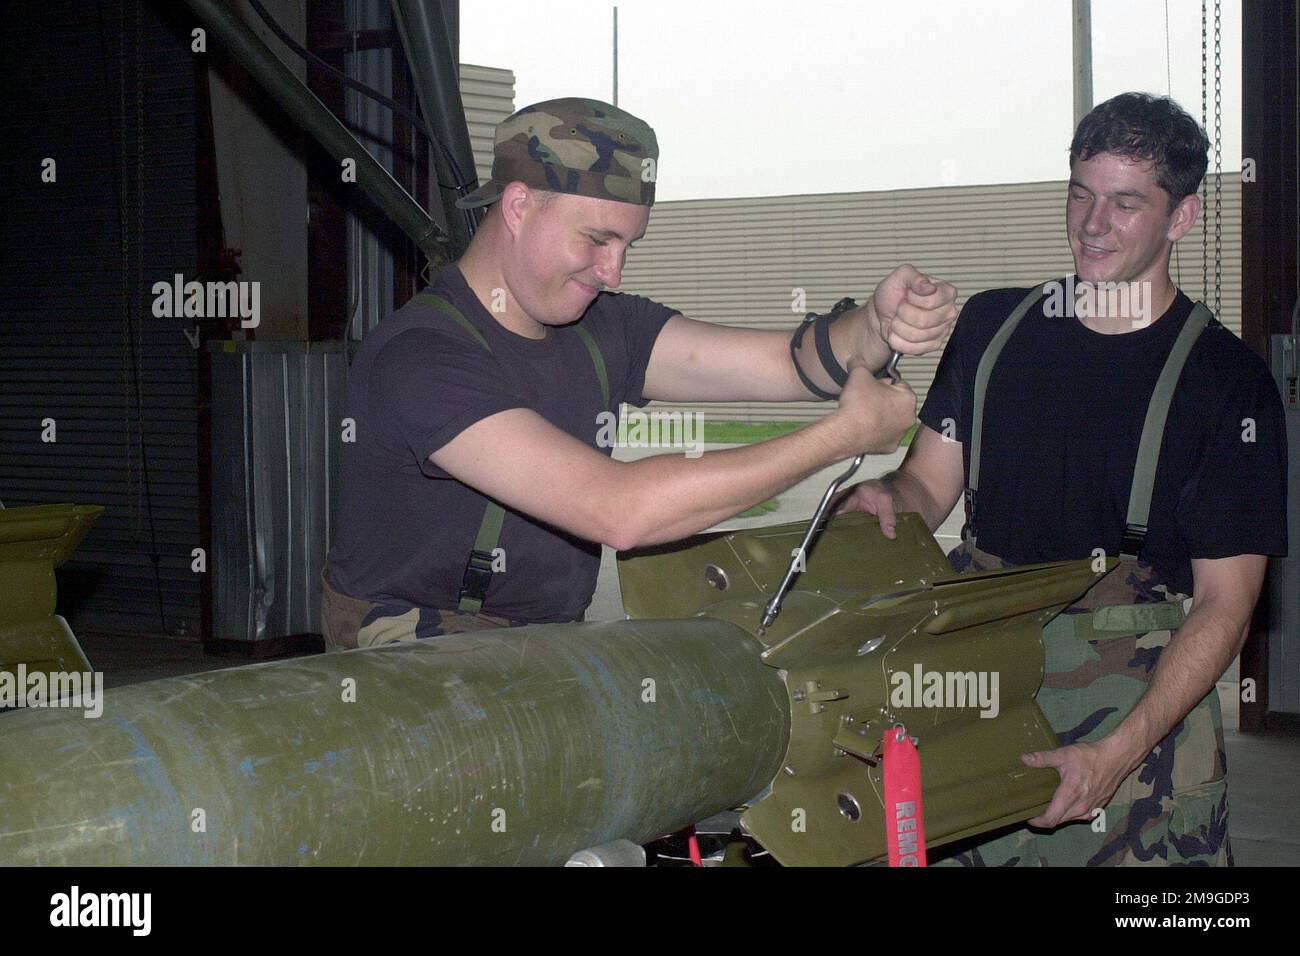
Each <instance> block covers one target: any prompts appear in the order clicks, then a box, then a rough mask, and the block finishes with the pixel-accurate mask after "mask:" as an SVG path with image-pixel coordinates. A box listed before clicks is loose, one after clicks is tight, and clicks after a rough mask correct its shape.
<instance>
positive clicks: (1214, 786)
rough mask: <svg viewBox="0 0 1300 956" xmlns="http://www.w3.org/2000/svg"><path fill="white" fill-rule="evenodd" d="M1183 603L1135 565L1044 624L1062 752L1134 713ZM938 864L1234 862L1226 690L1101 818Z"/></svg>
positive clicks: (1049, 705) (1048, 694) (1180, 728)
mask: <svg viewBox="0 0 1300 956" xmlns="http://www.w3.org/2000/svg"><path fill="white" fill-rule="evenodd" d="M949 559H950V561H951V562H952V564H953V567H954V568H956V569H957V570H958V571H965V570H967V569H970V570H975V571H980V570H988V569H992V568H999V567H1006V566H1007V565H1005V564H1004V563H1003V562H1001V561H999V560H998V559H997V558H995V557H993V556H991V555H988V554H985V553H984V552H980V551H976V550H974V549H971V548H970V547H969V546H968V545H965V544H963V545H961V546H959V547H958V548H957V549H956V550H954V551H953V552H952V554H951V555H949ZM1186 600H1187V599H1186V596H1185V595H1181V594H1173V593H1170V592H1169V591H1168V590H1167V588H1165V586H1164V585H1162V584H1158V583H1156V582H1155V578H1154V575H1153V573H1152V571H1151V568H1150V567H1149V566H1148V565H1146V564H1143V563H1141V562H1136V561H1126V562H1122V563H1120V564H1119V565H1118V566H1117V567H1116V568H1115V569H1114V570H1113V571H1111V573H1110V574H1108V575H1107V576H1106V577H1105V578H1103V579H1102V580H1101V581H1100V582H1099V583H1098V584H1097V585H1096V586H1094V587H1093V588H1092V590H1090V591H1089V592H1088V593H1087V594H1086V595H1084V597H1083V598H1082V599H1081V600H1080V601H1079V602H1077V603H1076V604H1073V605H1071V606H1070V607H1068V608H1066V609H1065V611H1063V612H1062V613H1061V614H1059V615H1057V616H1056V617H1055V618H1054V619H1053V620H1052V621H1051V622H1049V623H1048V625H1047V626H1046V627H1044V628H1043V643H1044V645H1045V648H1046V651H1047V660H1046V666H1045V672H1044V677H1043V687H1042V689H1041V690H1040V691H1039V692H1038V698H1037V699H1038V705H1039V707H1040V708H1042V711H1043V714H1044V716H1046V717H1047V721H1048V723H1049V724H1051V726H1052V729H1053V730H1054V731H1056V736H1057V739H1058V740H1059V741H1060V742H1061V745H1062V746H1065V745H1067V744H1072V743H1076V742H1079V741H1097V740H1100V739H1102V738H1103V737H1105V736H1106V735H1107V734H1109V733H1110V732H1111V731H1112V730H1114V729H1115V728H1116V727H1117V726H1118V725H1119V723H1120V722H1121V721H1122V720H1123V719H1124V718H1125V717H1126V716H1127V715H1128V713H1129V712H1130V711H1131V710H1132V709H1133V707H1134V705H1135V704H1136V703H1137V701H1138V698H1139V697H1141V696H1142V693H1143V692H1144V691H1145V690H1146V687H1147V682H1148V681H1149V680H1150V678H1151V674H1152V672H1153V671H1154V669H1155V666H1156V662H1157V661H1158V660H1159V659H1160V653H1161V651H1162V650H1164V648H1165V647H1166V646H1167V645H1168V643H1169V640H1170V638H1171V637H1172V636H1173V632H1174V631H1175V630H1176V629H1177V628H1178V627H1179V626H1180V625H1181V624H1182V622H1183V618H1184V607H1185V602H1186ZM942 852H943V849H942V848H936V853H935V855H936V856H938V855H940V854H941V853H942ZM936 865H941V866H958V865H960V866H1231V865H1232V850H1231V848H1230V846H1229V842H1228V787H1227V760H1226V757H1225V754H1224V748H1223V716H1222V714H1221V713H1220V710H1219V698H1218V692H1217V690H1215V689H1214V688H1211V689H1210V692H1209V693H1208V694H1207V695H1206V696H1205V698H1204V699H1203V700H1201V702H1200V703H1198V704H1197V705H1196V707H1195V708H1193V709H1192V711H1191V712H1190V713H1189V714H1188V715H1187V716H1186V717H1185V718H1183V720H1182V721H1181V722H1180V723H1178V724H1177V725H1176V726H1175V727H1174V728H1173V730H1171V731H1170V732H1169V734H1168V736H1166V737H1165V738H1164V739H1163V740H1161V741H1160V743H1159V744H1157V745H1156V747H1155V749H1154V750H1153V751H1152V752H1151V753H1150V754H1148V755H1147V757H1146V758H1145V759H1144V760H1143V761H1142V763H1141V764H1140V765H1139V766H1138V767H1137V769H1136V770H1134V771H1133V772H1132V773H1131V774H1129V775H1128V777H1126V778H1125V779H1124V781H1123V782H1122V783H1120V785H1119V789H1118V790H1117V791H1116V793H1115V796H1114V797H1113V798H1112V799H1111V801H1110V802H1109V803H1108V804H1107V805H1106V807H1105V814H1104V816H1099V817H1098V818H1097V819H1096V820H1094V821H1093V822H1086V821H1079V822H1075V823H1067V824H1064V825H1062V826H1060V827H1057V828H1056V829H1055V830H1050V831H1049V830H1039V829H1033V828H1030V827H1027V826H1022V827H1020V828H1018V829H1016V830H1013V831H1011V832H1005V831H1004V832H1003V833H1002V835H1000V836H997V837H995V838H994V839H991V840H986V841H984V842H982V843H979V844H978V845H974V846H971V845H969V844H964V845H963V846H962V847H961V850H960V852H959V853H957V854H956V855H954V856H950V857H948V858H947V859H944V860H942V861H941V862H940V863H938V864H936Z"/></svg>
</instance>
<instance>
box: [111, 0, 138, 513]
mask: <svg viewBox="0 0 1300 956" xmlns="http://www.w3.org/2000/svg"><path fill="white" fill-rule="evenodd" d="M117 53H118V62H117V65H118V73H117V122H118V124H119V126H120V128H121V132H120V135H119V136H118V142H119V143H120V144H121V152H120V153H119V154H118V157H117V159H118V161H119V166H120V168H119V170H118V182H119V184H120V186H121V188H120V189H119V190H118V197H117V199H118V206H119V207H120V208H119V215H118V225H119V229H120V232H121V236H120V239H121V243H122V439H123V442H124V443H125V445H126V447H125V449H124V452H125V459H126V461H125V464H126V488H125V492H126V495H125V498H126V507H127V519H128V522H129V524H128V529H127V530H128V532H129V533H130V534H131V535H132V536H133V537H134V535H135V520H134V516H133V515H132V514H131V503H132V501H134V500H135V486H136V482H137V481H138V478H137V475H136V462H135V455H134V454H132V448H133V447H134V446H135V439H134V430H135V423H134V421H133V420H132V418H131V405H132V401H131V301H132V298H131V241H130V237H129V235H128V231H127V230H128V228H129V227H128V225H127V222H128V218H127V212H128V209H127V204H126V202H127V200H126V0H120V3H119V4H118V8H117ZM109 122H110V123H111V122H112V117H109Z"/></svg>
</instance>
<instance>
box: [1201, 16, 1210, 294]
mask: <svg viewBox="0 0 1300 956" xmlns="http://www.w3.org/2000/svg"><path fill="white" fill-rule="evenodd" d="M1207 2H1208V0H1201V129H1206V128H1207V127H1208V126H1209V125H1210V110H1209V103H1208V99H1207V98H1208V96H1209V91H1210V80H1209V76H1208V74H1207V66H1208V63H1209V48H1208V47H1207V45H1206V44H1207V42H1208V40H1209V22H1208V20H1207V17H1206V14H1207V10H1206V5H1207ZM1209 208H1210V184H1209V182H1208V181H1207V180H1206V179H1204V178H1202V179H1201V298H1205V297H1206V294H1207V291H1208V289H1209V287H1210V231H1209V229H1207V228H1206V225H1205V217H1206V214H1207V210H1208V209H1209Z"/></svg>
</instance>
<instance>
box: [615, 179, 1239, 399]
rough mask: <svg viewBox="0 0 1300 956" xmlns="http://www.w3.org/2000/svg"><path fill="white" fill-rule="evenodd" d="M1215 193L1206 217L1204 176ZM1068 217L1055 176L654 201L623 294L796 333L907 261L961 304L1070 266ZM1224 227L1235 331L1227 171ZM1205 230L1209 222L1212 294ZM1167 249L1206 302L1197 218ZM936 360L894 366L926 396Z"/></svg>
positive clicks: (1234, 232)
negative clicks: (951, 286) (809, 314)
mask: <svg viewBox="0 0 1300 956" xmlns="http://www.w3.org/2000/svg"><path fill="white" fill-rule="evenodd" d="M1210 196H1211V207H1210V209H1209V214H1210V216H1211V217H1213V212H1214V210H1213V197H1214V189H1213V184H1212V183H1211V189H1210ZM1064 216H1065V183H1064V182H1063V181H1060V182H1045V183H1014V184H1010V185H994V186H949V187H939V188H934V189H905V190H894V191H889V192H867V193H834V194H826V195H819V196H773V197H762V198H748V199H701V200H690V201H684V202H662V203H658V204H656V205H655V207H654V210H653V212H652V213H651V215H650V227H649V231H648V232H647V233H646V236H645V238H644V239H642V240H641V241H640V242H639V243H637V247H636V249H635V250H633V252H632V253H631V254H630V255H629V256H628V262H627V267H626V269H625V270H624V274H623V285H622V289H623V291H625V292H635V293H637V294H640V295H646V296H649V297H650V298H652V299H656V300H658V301H660V302H663V303H664V304H666V305H669V306H671V307H673V308H675V309H677V310H679V311H680V312H682V313H683V314H684V315H687V316H689V317H691V318H693V319H701V320H704V321H709V322H720V323H724V324H728V325H744V326H750V327H753V328H793V327H794V325H795V324H797V323H798V321H799V319H801V318H802V316H803V313H804V312H805V311H817V312H823V311H825V310H826V309H828V308H829V307H830V306H831V305H832V304H834V302H835V301H836V300H837V299H839V298H841V297H842V296H845V295H852V296H855V297H856V298H857V299H858V300H859V301H862V300H863V299H864V298H865V297H866V296H867V295H868V294H870V292H871V290H872V289H873V288H874V287H875V284H876V282H878V281H879V280H880V279H881V278H883V277H884V276H885V275H886V274H887V273H888V272H889V271H890V270H891V269H892V268H893V267H894V266H896V265H898V264H899V263H902V262H911V263H913V264H914V265H916V266H917V267H918V268H921V269H923V270H926V271H929V272H932V273H933V274H935V275H938V276H940V277H942V278H944V279H947V280H949V281H950V282H953V283H955V284H956V286H957V288H958V289H959V290H960V292H961V299H960V300H959V304H961V303H964V302H965V300H966V299H967V298H969V297H970V296H971V295H973V294H974V293H976V292H979V291H982V290H984V289H990V288H997V287H1001V286H1017V285H1020V286H1029V285H1033V284H1034V283H1036V282H1041V281H1043V280H1045V279H1049V278H1052V277H1059V276H1064V275H1067V274H1069V273H1070V272H1072V271H1073V266H1072V264H1071V259H1070V250H1069V246H1068V245H1067V243H1066V239H1065V220H1064ZM1222 223H1223V225H1222V242H1223V258H1222V279H1223V281H1222V286H1221V289H1222V302H1223V307H1222V311H1221V313H1220V317H1221V318H1222V320H1223V322H1224V324H1226V325H1228V326H1229V327H1230V328H1232V329H1233V330H1234V331H1237V332H1238V333H1239V332H1240V328H1241V183H1240V181H1238V180H1236V179H1233V180H1232V181H1229V180H1228V178H1227V177H1225V178H1224V182H1223V190H1222ZM1213 233H1214V227H1213V222H1212V219H1211V225H1210V292H1211V297H1212V296H1213V283H1214V279H1213V272H1214V250H1213V246H1214V236H1213ZM1175 248H1176V249H1177V250H1179V252H1178V261H1177V262H1175V263H1174V264H1173V265H1172V267H1171V268H1172V271H1173V273H1174V279H1175V281H1176V282H1178V283H1179V285H1180V286H1181V287H1182V288H1183V290H1184V291H1185V292H1187V294H1188V295H1190V296H1192V298H1194V299H1195V298H1200V297H1202V295H1203V293H1202V289H1201V227H1200V225H1198V226H1197V227H1196V229H1195V230H1194V231H1193V232H1192V233H1191V234H1190V235H1188V236H1187V237H1186V238H1185V239H1183V241H1182V242H1181V243H1179V244H1178V246H1177V247H1175ZM796 289H803V290H804V292H805V295H806V301H807V307H806V309H805V308H797V309H793V310H792V308H791V306H792V301H793V297H794V290H796ZM1210 304H1211V307H1213V302H1211V303H1210ZM937 364H938V356H937V355H935V356H931V357H925V358H907V359H904V361H903V363H902V369H903V373H904V375H905V376H906V378H907V381H908V382H909V383H910V384H911V385H912V387H913V388H914V389H916V392H917V394H918V395H919V396H920V398H921V400H922V401H924V399H925V395H926V393H927V392H928V391H929V387H930V382H931V380H932V379H933V377H934V370H935V367H936V366H937ZM656 407H657V403H656ZM663 407H672V408H680V409H683V410H699V411H703V412H705V413H706V414H707V415H708V416H709V418H710V419H712V420H718V421H721V420H727V419H734V420H740V421H772V420H806V419H810V418H815V417H817V416H819V415H822V414H825V412H826V411H828V410H829V408H830V406H829V405H826V404H821V403H817V402H790V403H782V404H773V405H764V404H761V403H728V404H712V405H710V404H704V405H673V406H668V405H665V406H663Z"/></svg>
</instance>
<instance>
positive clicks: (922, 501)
mask: <svg viewBox="0 0 1300 956" xmlns="http://www.w3.org/2000/svg"><path fill="white" fill-rule="evenodd" d="M876 480H877V481H879V482H880V483H881V484H883V485H884V486H885V487H886V488H888V489H889V494H890V497H892V498H893V499H894V513H895V514H898V513H901V512H904V511H914V512H916V513H917V514H919V515H920V516H921V517H922V518H923V519H925V526H926V527H927V528H929V529H930V530H931V531H934V529H935V528H937V527H939V525H941V524H942V523H943V519H944V518H946V517H948V513H947V512H946V511H945V512H944V513H943V514H939V511H940V510H941V509H940V507H939V505H938V503H937V502H936V501H935V500H934V496H933V495H931V494H930V492H929V491H928V490H927V489H926V487H925V485H924V484H922V483H921V481H920V479H918V478H917V477H916V476H915V475H913V474H911V473H909V472H908V471H907V470H906V469H905V468H900V469H898V470H897V471H891V472H888V473H887V474H884V475H881V476H880V477H879V478H878V479H876Z"/></svg>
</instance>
